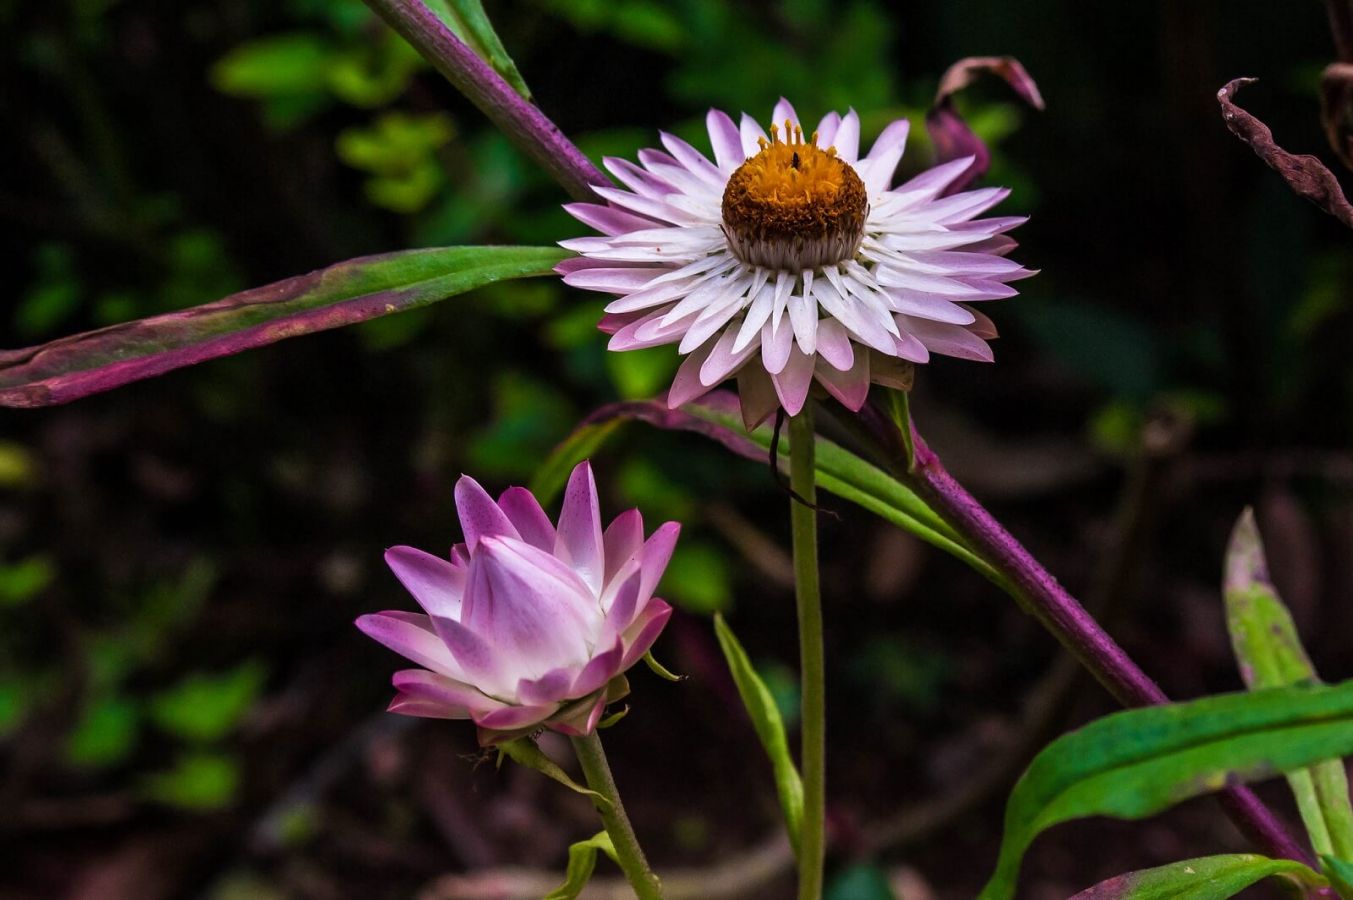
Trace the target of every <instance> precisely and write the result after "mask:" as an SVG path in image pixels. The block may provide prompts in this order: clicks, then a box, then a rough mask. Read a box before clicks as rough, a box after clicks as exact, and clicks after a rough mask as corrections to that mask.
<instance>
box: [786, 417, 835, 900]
mask: <svg viewBox="0 0 1353 900" xmlns="http://www.w3.org/2000/svg"><path fill="white" fill-rule="evenodd" d="M816 449H817V438H816V436H815V435H814V434H813V407H812V405H811V403H810V404H808V405H805V406H804V407H803V410H802V411H801V412H800V413H799V414H798V415H797V416H793V417H792V418H790V420H789V486H790V488H791V490H792V491H793V492H794V494H795V495H797V496H795V497H793V498H791V500H790V503H789V518H790V525H791V528H792V530H793V542H794V599H795V601H796V602H797V604H798V610H799V667H800V670H801V675H800V678H801V684H802V688H801V692H802V698H801V702H802V723H801V728H802V735H803V751H802V754H801V759H800V765H801V766H802V767H803V773H802V775H803V824H802V826H801V832H800V835H799V900H818V898H820V897H821V896H822V865H823V855H824V853H825V849H826V806H827V791H826V774H827V766H826V757H827V703H826V692H827V688H826V680H827V679H826V663H825V660H824V653H823V649H822V590H821V585H820V584H819V580H818V571H817V509H816V507H815V504H816V503H817V483H816V475H817V469H816V462H815V459H814V456H815V453H816Z"/></svg>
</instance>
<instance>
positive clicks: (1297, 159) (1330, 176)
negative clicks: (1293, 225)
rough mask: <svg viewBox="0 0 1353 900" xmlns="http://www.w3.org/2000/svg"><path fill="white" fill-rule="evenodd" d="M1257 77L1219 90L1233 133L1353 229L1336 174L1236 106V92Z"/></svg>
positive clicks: (1301, 194)
mask: <svg viewBox="0 0 1353 900" xmlns="http://www.w3.org/2000/svg"><path fill="white" fill-rule="evenodd" d="M1256 81H1258V79H1257V78H1236V79H1234V80H1232V81H1228V82H1227V83H1226V86H1225V87H1223V88H1222V89H1221V90H1220V91H1217V102H1218V103H1220V104H1221V117H1222V119H1223V120H1225V122H1226V127H1227V128H1229V129H1230V130H1231V133H1232V134H1234V135H1235V136H1236V137H1238V138H1240V139H1241V140H1242V141H1244V142H1245V143H1246V144H1249V146H1250V149H1251V150H1253V151H1254V152H1255V155H1257V156H1258V157H1259V158H1260V159H1262V160H1263V161H1264V162H1265V163H1267V164H1268V166H1269V168H1271V169H1273V170H1274V171H1275V172H1277V173H1278V174H1279V175H1281V176H1282V178H1283V181H1286V182H1287V186H1288V187H1290V188H1291V189H1292V190H1293V192H1295V193H1296V195H1297V196H1299V197H1303V198H1305V199H1307V200H1309V201H1310V202H1312V203H1314V204H1315V205H1316V206H1318V207H1320V208H1321V209H1323V210H1324V211H1325V212H1327V213H1329V214H1330V215H1332V216H1334V218H1336V219H1338V220H1339V221H1340V222H1343V223H1344V224H1345V225H1347V226H1348V227H1350V228H1353V206H1351V205H1349V202H1348V200H1347V198H1345V197H1344V191H1343V188H1341V187H1339V181H1338V179H1336V178H1335V177H1334V173H1332V172H1330V170H1329V169H1327V168H1325V164H1324V163H1322V162H1321V161H1320V160H1318V159H1316V158H1315V157H1314V156H1308V155H1306V154H1302V155H1300V156H1298V155H1295V154H1292V153H1288V152H1287V151H1286V150H1284V149H1283V148H1282V147H1279V146H1278V145H1277V144H1276V143H1275V142H1274V140H1273V132H1272V131H1271V130H1269V127H1268V126H1267V125H1265V124H1264V123H1263V122H1261V121H1259V120H1258V119H1256V118H1255V117H1254V116H1252V115H1250V114H1249V113H1247V112H1245V110H1243V109H1241V108H1240V107H1239V106H1237V105H1236V102H1235V93H1236V91H1238V90H1239V89H1240V88H1241V87H1243V86H1245V85H1247V84H1254V82H1256Z"/></svg>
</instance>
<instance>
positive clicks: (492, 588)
mask: <svg viewBox="0 0 1353 900" xmlns="http://www.w3.org/2000/svg"><path fill="white" fill-rule="evenodd" d="M562 533H563V529H562V528H561V535H562ZM597 540H598V541H600V535H598V536H597ZM596 566H597V578H598V580H600V576H601V560H600V559H599V558H598V559H597V560H596ZM466 596H467V602H466V610H465V615H466V617H467V618H466V625H467V626H469V627H470V628H473V629H474V631H475V633H476V634H477V635H479V636H481V637H482V638H483V639H484V640H485V641H486V642H488V644H489V645H490V646H492V647H493V650H494V652H495V654H496V655H497V660H498V663H499V665H500V666H501V667H502V668H503V670H504V671H507V672H510V673H512V674H514V675H515V676H516V677H517V678H539V677H540V676H541V675H543V674H544V673H545V672H547V671H549V670H550V669H552V668H555V667H556V666H563V665H569V664H573V663H580V662H581V661H582V660H584V659H586V658H587V653H588V651H587V642H588V637H589V636H590V635H592V634H594V633H595V631H596V629H597V627H598V626H599V625H600V622H601V611H600V610H599V609H597V608H596V600H595V597H596V594H595V593H594V592H593V591H592V589H591V588H590V587H588V585H587V584H586V583H584V582H583V581H582V580H581V573H579V572H578V571H577V570H576V568H575V567H572V566H570V565H568V564H566V563H565V562H564V561H563V560H561V559H559V558H557V557H556V556H554V555H552V554H550V553H547V552H545V551H543V550H539V549H537V548H535V547H532V546H531V545H530V544H527V543H525V542H524V541H514V540H511V539H510V538H497V537H494V538H485V539H484V540H483V541H482V542H481V543H480V547H479V553H478V554H477V555H476V556H475V558H474V559H473V560H472V561H471V563H470V583H469V586H468V588H467V589H466ZM453 649H454V648H453Z"/></svg>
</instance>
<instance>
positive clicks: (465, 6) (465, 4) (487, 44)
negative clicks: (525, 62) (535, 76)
mask: <svg viewBox="0 0 1353 900" xmlns="http://www.w3.org/2000/svg"><path fill="white" fill-rule="evenodd" d="M428 7H429V8H430V9H431V10H432V11H433V12H435V13H436V14H437V16H438V18H440V19H441V20H442V21H443V22H445V23H446V25H447V27H448V28H450V29H451V30H452V31H454V32H455V33H456V37H458V38H460V39H461V40H462V41H464V42H465V43H467V44H469V45H470V47H471V48H473V49H474V52H475V53H478V54H479V56H480V57H481V58H482V59H483V60H484V62H486V63H488V64H489V65H491V66H493V68H494V70H495V71H496V72H497V73H498V74H499V75H501V76H503V78H504V79H505V80H506V81H507V83H508V84H510V85H512V89H513V90H515V91H516V92H517V93H518V94H521V95H522V97H524V98H525V99H527V100H530V99H531V89H530V88H528V87H527V86H526V79H524V78H522V77H521V72H519V71H518V70H517V64H516V63H515V62H513V61H512V57H511V56H509V55H508V53H507V48H506V47H504V46H503V41H502V39H501V38H499V37H498V32H496V31H494V30H493V23H492V22H490V21H489V17H488V14H487V13H485V12H484V4H483V3H482V2H480V0H431V2H429V4H428Z"/></svg>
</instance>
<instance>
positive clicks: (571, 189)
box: [366, 0, 610, 200]
mask: <svg viewBox="0 0 1353 900" xmlns="http://www.w3.org/2000/svg"><path fill="white" fill-rule="evenodd" d="M366 4H367V6H369V7H371V8H372V9H373V10H375V11H376V14H377V15H379V16H380V17H381V18H382V19H384V20H385V21H386V22H387V23H388V24H389V25H390V27H391V28H393V29H394V30H395V31H398V32H399V33H400V35H401V36H402V37H403V38H404V40H406V41H408V42H409V43H410V44H412V45H413V46H414V48H415V49H416V50H417V51H418V52H419V53H421V54H422V55H423V57H424V58H425V59H427V60H428V61H429V62H430V63H432V65H433V66H435V67H436V69H437V71H438V72H440V73H441V74H442V75H443V76H444V77H445V78H446V80H447V81H449V82H451V83H452V84H453V85H455V86H456V89H457V90H458V91H460V92H461V93H462V94H464V95H465V96H466V97H468V98H469V99H470V102H471V103H473V104H474V105H475V106H477V107H479V111H480V112H482V113H483V114H484V115H486V116H488V117H489V119H490V121H492V122H493V124H495V125H497V126H498V127H499V128H500V129H501V130H502V131H503V133H504V134H506V135H507V136H508V138H509V139H510V140H511V141H512V142H513V143H514V144H516V145H517V147H518V148H519V149H520V150H522V151H523V152H524V153H526V154H527V155H528V156H530V157H531V158H532V159H534V160H535V161H536V162H537V163H539V164H540V165H541V167H542V168H544V169H545V170H546V171H547V172H549V173H550V174H551V175H553V176H554V177H555V180H557V181H558V182H559V183H560V184H561V185H562V186H563V188H564V190H566V191H568V193H569V194H570V195H571V196H572V197H573V198H574V199H575V200H596V199H597V197H596V195H595V194H593V193H592V186H593V185H609V184H610V182H609V181H608V180H607V178H606V176H605V175H604V174H602V172H601V170H600V169H598V168H597V167H596V166H594V165H592V161H591V160H589V159H588V158H587V156H586V155H584V154H583V152H582V151H581V150H579V149H578V147H577V145H576V144H574V143H573V142H572V141H570V140H569V139H568V138H567V137H565V136H564V133H563V132H561V131H560V130H559V128H558V126H556V125H555V124H554V123H553V122H551V121H550V120H549V118H548V117H546V116H545V114H544V113H542V112H541V111H540V110H539V109H538V108H537V107H536V106H535V105H534V104H532V103H531V102H530V101H528V100H526V99H525V98H524V97H522V95H521V94H518V93H517V92H516V91H515V90H513V89H512V85H510V84H508V83H507V81H505V80H504V79H503V77H502V76H501V75H499V74H498V73H497V72H495V71H494V70H493V67H492V66H490V65H489V64H488V63H486V62H484V60H482V59H480V58H479V55H478V54H477V53H475V52H474V51H473V50H471V49H470V48H469V47H468V46H466V44H465V43H464V42H463V41H461V39H460V38H458V37H456V36H455V34H453V33H452V31H451V29H450V28H447V27H446V23H445V22H443V21H442V20H441V19H439V18H437V14H436V13H434V12H433V11H432V10H430V9H428V8H427V6H426V5H425V4H424V3H423V2H422V0H366Z"/></svg>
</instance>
